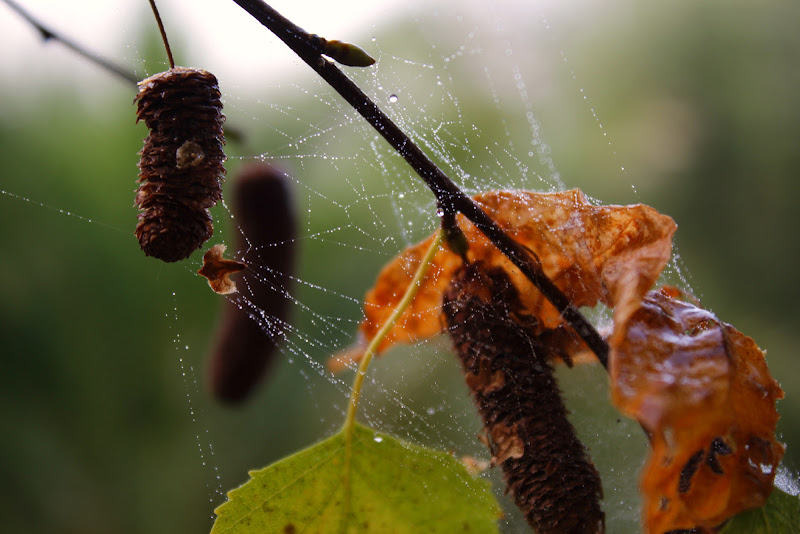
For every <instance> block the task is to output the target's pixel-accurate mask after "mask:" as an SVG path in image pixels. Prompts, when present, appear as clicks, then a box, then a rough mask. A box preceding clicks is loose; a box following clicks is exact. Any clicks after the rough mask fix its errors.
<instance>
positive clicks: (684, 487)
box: [678, 449, 705, 493]
mask: <svg viewBox="0 0 800 534" xmlns="http://www.w3.org/2000/svg"><path fill="white" fill-rule="evenodd" d="M704 453H705V451H704V450H703V449H700V450H699V451H697V452H696V453H694V454H693V455H692V456H691V458H689V461H688V462H686V465H685V466H683V469H682V470H681V476H680V478H679V479H678V492H679V493H686V492H687V491H689V488H690V487H691V485H692V477H693V476H694V474H695V473H696V472H697V468H698V467H700V461H701V460H702V459H703V454H704Z"/></svg>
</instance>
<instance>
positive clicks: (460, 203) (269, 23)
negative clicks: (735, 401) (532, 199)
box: [234, 0, 608, 368]
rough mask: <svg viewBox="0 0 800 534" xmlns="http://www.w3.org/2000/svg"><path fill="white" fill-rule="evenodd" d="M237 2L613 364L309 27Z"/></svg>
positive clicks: (524, 259)
mask: <svg viewBox="0 0 800 534" xmlns="http://www.w3.org/2000/svg"><path fill="white" fill-rule="evenodd" d="M234 2H236V3H237V4H238V5H239V6H240V7H242V9H244V10H245V11H247V12H248V13H249V14H250V15H251V16H253V18H255V19H256V20H258V21H259V22H260V23H261V24H263V25H264V26H266V27H267V28H268V29H269V30H270V31H272V33H274V34H275V35H276V36H277V37H278V38H279V39H281V40H282V41H283V42H284V43H286V45H287V46H288V47H289V48H291V49H292V50H293V51H294V52H295V53H296V54H297V55H298V56H299V57H300V58H301V59H302V60H303V61H305V62H306V63H307V64H308V65H309V66H310V67H311V68H312V69H314V70H315V71H316V72H317V74H319V75H320V76H321V77H322V78H323V79H324V80H325V81H326V82H328V84H329V85H330V86H331V87H332V88H333V89H334V90H336V92H337V93H339V95H341V97H342V98H344V99H345V100H346V101H347V102H348V103H349V104H350V105H351V106H353V108H354V109H355V110H356V111H357V112H358V113H359V114H360V115H361V116H362V117H364V118H365V119H366V120H367V122H369V123H370V124H371V125H372V126H373V127H374V128H375V129H376V130H377V131H378V133H380V134H381V135H382V136H383V137H384V138H385V139H386V141H387V142H388V143H389V144H390V145H391V146H392V147H393V148H394V149H395V150H396V151H397V152H398V153H399V154H400V155H401V156H403V158H404V159H405V160H406V162H408V164H409V165H411V167H412V168H413V169H414V170H415V171H416V172H417V174H419V175H420V177H421V178H422V179H423V180H424V181H425V183H426V184H427V185H428V187H429V188H430V189H431V191H432V192H433V194H434V195H435V196H436V200H437V201H438V203H439V205H440V206H441V207H442V208H443V209H444V210H445V212H456V211H457V212H461V213H462V214H464V216H465V217H466V218H467V219H469V220H470V221H471V222H472V223H473V224H475V226H477V227H478V228H479V229H480V230H481V231H482V232H483V233H484V234H485V235H486V237H487V238H488V239H489V240H490V241H491V242H492V243H493V244H494V245H495V246H496V247H497V248H498V249H499V250H500V252H502V253H503V254H504V255H505V256H507V257H508V258H509V259H510V260H511V261H512V262H513V263H514V265H516V266H517V268H519V269H520V271H521V272H522V273H523V274H524V275H525V276H526V277H527V278H528V279H529V280H530V281H531V282H532V283H533V284H534V285H535V286H536V287H537V288H538V289H539V291H541V293H542V294H543V295H544V296H545V298H547V300H549V301H550V303H551V304H553V306H555V307H556V309H558V311H559V312H560V313H561V315H562V316H563V317H564V320H565V321H566V322H567V323H568V324H569V325H570V326H571V327H572V328H573V329H574V330H575V331H576V332H577V333H578V335H579V336H580V337H581V338H582V339H583V341H584V342H586V344H587V345H588V346H589V348H590V349H591V350H592V351H593V352H594V353H595V355H596V356H597V359H598V360H600V362H601V363H602V364H603V366H604V367H606V368H607V367H608V344H607V343H606V342H605V340H604V339H603V338H602V337H601V336H600V334H598V332H597V330H595V329H594V327H593V326H592V325H591V324H590V323H589V321H588V320H587V319H586V318H585V317H584V316H583V314H581V313H580V311H579V310H578V309H577V308H576V307H575V305H574V304H572V302H570V300H569V299H568V298H567V296H566V295H564V293H562V292H561V290H560V289H558V287H556V285H555V284H554V283H553V281H552V280H550V278H548V277H547V275H546V274H545V273H544V272H543V271H542V268H541V266H540V265H539V264H538V262H537V261H536V260H535V258H533V257H532V256H531V254H530V253H529V252H528V251H527V250H526V249H525V248H524V247H522V246H521V245H520V244H519V243H517V242H516V241H514V240H513V239H511V238H510V237H509V236H508V234H506V233H505V232H504V231H503V230H502V229H501V228H500V227H499V226H498V225H497V223H495V222H494V220H492V218H491V217H489V216H488V215H487V214H486V213H485V212H484V211H483V210H482V209H481V208H480V206H478V205H477V204H476V203H475V202H474V201H473V200H472V199H471V198H470V197H469V196H467V195H466V194H465V193H464V192H463V191H462V190H461V189H459V188H458V186H457V185H456V184H455V183H453V181H452V180H451V179H450V178H448V177H447V175H446V174H444V172H442V170H441V169H439V167H437V166H436V164H435V163H434V162H433V161H432V160H431V159H430V158H429V157H428V156H426V155H425V154H424V153H423V152H422V150H421V149H420V148H419V147H418V146H417V145H416V144H415V143H414V142H413V141H412V140H411V139H410V138H409V137H408V136H407V135H406V134H405V133H404V132H403V131H402V130H400V128H398V127H397V125H396V124H394V122H392V120H391V119H389V117H388V116H387V115H386V114H385V113H383V111H381V110H380V108H379V107H378V106H377V105H376V104H375V103H374V102H373V101H372V100H371V99H370V98H369V97H368V96H367V95H366V94H365V93H364V92H363V91H362V90H361V89H360V88H359V87H358V86H357V85H356V84H355V83H353V81H352V80H350V78H348V77H347V76H345V75H344V73H343V72H342V71H340V70H339V69H338V68H337V67H336V66H335V65H334V64H333V63H332V62H331V61H328V60H327V59H325V58H324V57H322V55H321V54H320V52H319V48H318V47H315V46H314V45H313V42H312V39H311V36H310V35H309V34H308V33H307V32H306V31H305V30H303V29H302V28H300V27H298V26H297V25H295V24H294V23H293V22H291V21H290V20H288V19H287V18H285V17H284V16H283V15H281V14H280V13H278V12H277V11H275V10H274V9H273V8H272V7H270V6H269V5H268V4H266V3H264V2H263V1H261V0H234Z"/></svg>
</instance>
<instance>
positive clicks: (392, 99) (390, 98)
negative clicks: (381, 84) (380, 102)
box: [389, 94, 398, 104]
mask: <svg viewBox="0 0 800 534" xmlns="http://www.w3.org/2000/svg"><path fill="white" fill-rule="evenodd" d="M397 100H398V99H397V95H395V94H391V95H389V103H391V104H394V103H395V102H397Z"/></svg>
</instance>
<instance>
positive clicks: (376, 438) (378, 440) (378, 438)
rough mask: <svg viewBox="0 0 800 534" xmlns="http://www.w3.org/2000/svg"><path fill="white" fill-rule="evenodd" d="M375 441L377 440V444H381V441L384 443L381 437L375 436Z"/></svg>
mask: <svg viewBox="0 0 800 534" xmlns="http://www.w3.org/2000/svg"><path fill="white" fill-rule="evenodd" d="M373 439H374V440H375V443H380V442H381V441H383V438H382V437H381V436H375V437H374V438H373Z"/></svg>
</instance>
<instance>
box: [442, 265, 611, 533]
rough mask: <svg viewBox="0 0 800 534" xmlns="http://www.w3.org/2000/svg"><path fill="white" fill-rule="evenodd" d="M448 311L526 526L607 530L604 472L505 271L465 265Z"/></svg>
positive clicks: (497, 459) (496, 456)
mask: <svg viewBox="0 0 800 534" xmlns="http://www.w3.org/2000/svg"><path fill="white" fill-rule="evenodd" d="M443 309H444V313H445V317H446V319H447V324H448V328H449V333H450V336H451V338H452V340H453V342H454V344H455V348H456V350H457V352H458V355H459V357H460V358H461V363H462V366H463V368H464V374H465V378H466V382H467V385H468V386H469V388H470V390H471V392H472V394H473V396H474V399H475V403H476V404H477V406H478V411H479V412H480V415H481V417H482V418H483V422H484V425H485V432H486V437H487V439H488V441H489V446H490V449H491V451H492V455H493V457H492V463H493V464H494V465H499V466H500V467H501V468H502V469H503V472H504V474H505V479H506V485H507V488H508V491H509V492H511V493H512V494H513V497H514V501H515V502H516V504H517V506H518V507H519V508H520V509H521V510H522V511H523V512H524V513H525V517H526V519H527V521H528V523H529V524H530V525H531V527H533V528H534V529H535V530H536V532H537V533H538V534H555V533H559V534H565V533H570V534H595V533H600V532H603V531H604V517H605V516H604V514H603V512H602V510H601V509H600V498H601V497H602V487H601V483H600V477H599V475H598V473H597V470H596V469H595V467H594V465H593V464H592V462H591V460H589V458H588V457H587V455H586V451H585V448H584V446H583V444H582V443H581V442H580V441H579V440H578V438H577V437H576V435H575V430H574V429H573V427H572V425H571V424H570V422H569V421H568V420H567V410H566V408H565V406H564V403H563V401H562V399H561V395H560V393H559V390H558V385H557V384H556V381H555V378H554V376H553V369H552V367H551V366H550V362H549V355H548V354H547V350H546V347H544V346H543V345H541V344H540V343H539V342H538V341H537V339H536V337H535V336H534V335H533V332H535V328H532V327H535V319H534V318H531V317H529V316H525V315H524V314H523V312H522V305H521V304H520V300H519V294H518V292H517V290H516V288H514V286H513V285H512V283H511V281H510V280H509V278H508V276H507V275H506V273H505V271H503V270H500V269H497V268H491V269H490V268H487V267H484V266H483V265H482V264H481V263H480V262H477V263H472V264H468V265H466V266H465V267H463V268H462V269H461V270H460V271H459V272H458V273H457V274H456V275H455V276H454V277H453V280H452V282H451V284H450V287H449V288H448V290H447V291H446V292H445V294H444V299H443Z"/></svg>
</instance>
